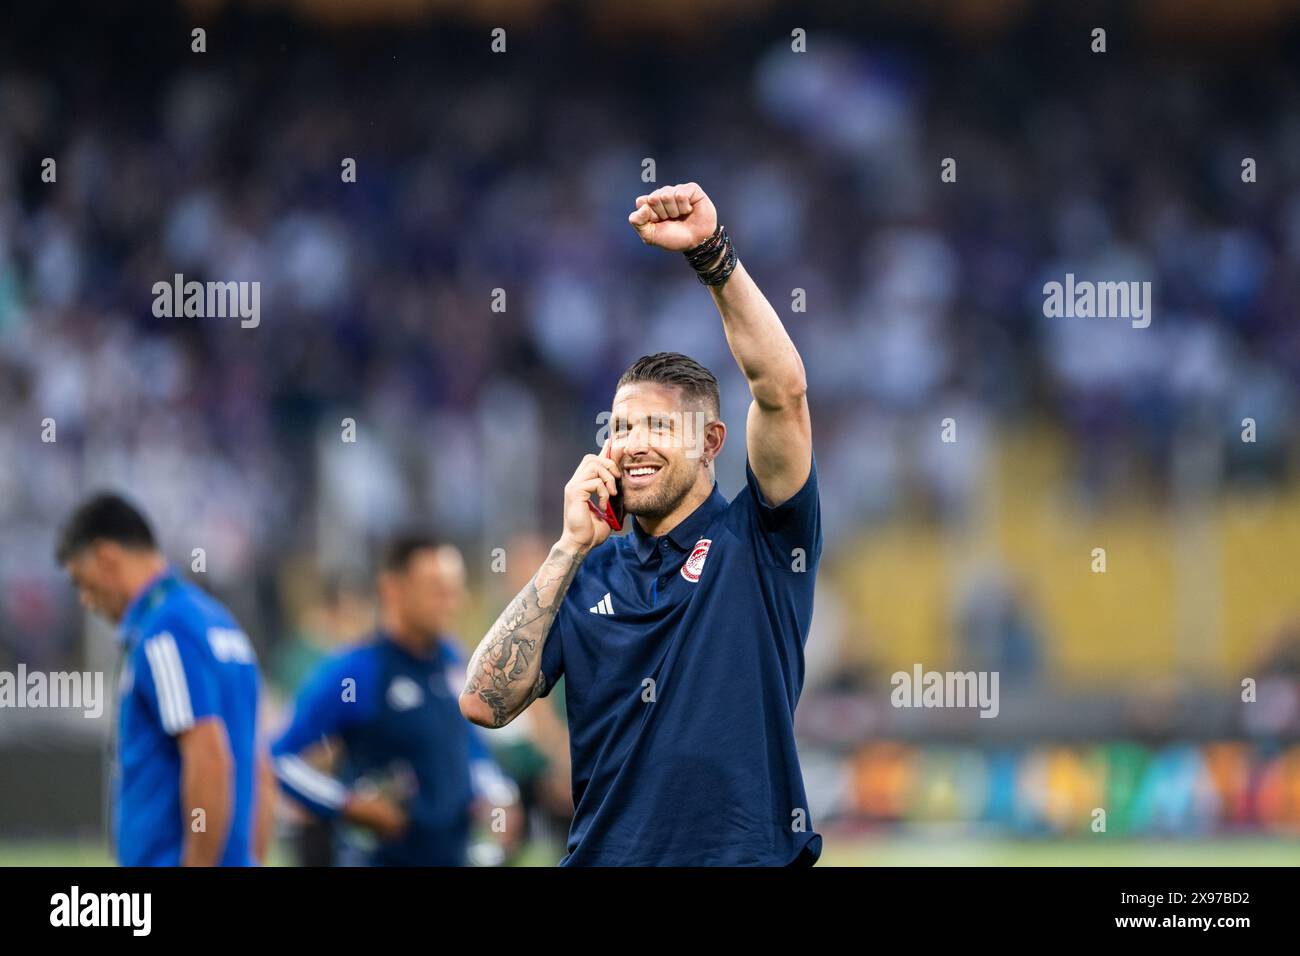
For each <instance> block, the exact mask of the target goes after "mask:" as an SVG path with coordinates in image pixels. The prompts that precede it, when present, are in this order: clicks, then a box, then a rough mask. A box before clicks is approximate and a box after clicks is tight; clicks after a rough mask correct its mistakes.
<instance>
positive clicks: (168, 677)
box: [136, 628, 220, 737]
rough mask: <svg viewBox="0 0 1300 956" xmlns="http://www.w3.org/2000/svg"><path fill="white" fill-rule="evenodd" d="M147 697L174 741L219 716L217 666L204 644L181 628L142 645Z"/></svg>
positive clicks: (138, 669) (152, 637)
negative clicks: (200, 723) (201, 723)
mask: <svg viewBox="0 0 1300 956" xmlns="http://www.w3.org/2000/svg"><path fill="white" fill-rule="evenodd" d="M141 654H142V656H143V658H144V665H145V666H144V667H143V668H137V669H136V670H137V673H139V672H140V670H143V671H144V673H146V674H148V679H147V680H146V681H145V682H144V683H143V689H144V692H145V697H146V699H147V700H148V701H149V703H150V704H151V705H152V707H153V709H154V713H155V715H156V716H157V717H158V720H159V723H161V724H162V728H163V730H165V731H167V733H168V734H170V735H172V736H173V737H174V736H176V735H177V734H181V733H184V732H185V731H187V730H189V729H190V728H191V727H193V726H194V724H195V723H196V722H197V721H199V720H202V719H203V718H204V717H212V716H215V715H217V714H219V710H218V704H219V701H220V696H219V686H218V682H217V674H216V668H217V666H218V665H217V662H216V660H215V659H214V658H213V656H212V654H211V652H210V651H209V650H208V647H207V645H206V644H205V643H203V642H201V641H199V640H196V639H194V638H193V637H192V636H191V635H189V634H188V633H186V632H184V631H182V630H180V629H179V628H172V629H171V630H163V631H159V632H157V633H156V634H153V635H151V636H149V637H147V638H145V639H144V641H142V642H141Z"/></svg>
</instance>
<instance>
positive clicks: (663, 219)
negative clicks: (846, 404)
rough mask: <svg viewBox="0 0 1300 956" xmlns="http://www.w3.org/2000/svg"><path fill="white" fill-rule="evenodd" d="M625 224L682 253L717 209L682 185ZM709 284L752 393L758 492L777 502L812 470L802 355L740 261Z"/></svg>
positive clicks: (715, 261)
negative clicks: (721, 277)
mask: <svg viewBox="0 0 1300 956" xmlns="http://www.w3.org/2000/svg"><path fill="white" fill-rule="evenodd" d="M628 222H630V223H631V224H632V226H633V227H635V228H636V231H637V234H638V235H639V236H640V237H641V240H642V241H643V242H645V243H646V244H648V245H653V246H658V247H660V248H662V249H667V250H670V251H675V252H686V251H687V250H690V249H695V248H697V247H699V246H701V245H702V244H703V243H705V242H706V241H708V240H710V238H711V237H713V236H714V234H715V230H716V228H717V225H718V214H717V210H716V209H714V206H713V202H712V201H711V200H710V199H709V197H708V196H706V195H705V194H704V190H702V189H701V188H700V187H699V185H698V184H696V183H684V184H681V185H677V186H664V187H661V188H659V189H656V190H655V191H654V192H652V193H650V194H649V195H646V196H638V197H637V199H636V209H635V210H634V211H633V212H632V214H631V215H630V216H629V217H628ZM725 255H726V253H725V250H720V251H719V252H718V253H717V254H716V255H714V256H712V257H710V258H709V259H708V260H707V261H705V262H701V263H700V264H699V268H700V269H704V270H708V269H710V268H716V267H718V266H721V265H723V264H724V261H725V260H724V256H725ZM708 289H709V291H710V293H711V294H712V296H713V301H714V303H715V304H716V305H717V307H718V312H719V313H720V314H721V315H722V327H723V330H724V332H725V333H726V336H727V344H728V345H729V346H730V348H731V354H732V356H734V357H735V359H736V364H737V365H739V366H740V370H741V372H742V373H744V376H745V380H746V381H747V382H748V383H749V391H750V394H751V395H753V396H754V400H753V402H751V403H750V406H749V415H748V418H747V420H746V427H745V440H746V446H747V448H748V452H749V464H750V467H751V468H753V470H754V476H755V477H756V478H757V479H758V485H759V488H761V489H762V491H763V497H764V498H765V499H767V502H768V503H769V504H771V505H779V504H781V503H782V502H783V501H785V500H786V499H788V498H791V497H793V495H794V494H795V492H797V491H798V490H799V489H800V488H802V487H803V485H804V482H805V481H806V480H807V479H808V473H809V471H810V470H811V468H812V421H811V419H810V418H809V414H808V401H807V391H808V382H807V377H806V376H805V374H804V367H803V361H802V360H801V359H800V358H799V353H798V351H797V350H796V349H795V347H794V343H793V342H792V341H791V340H790V336H789V335H788V334H787V333H786V330H785V326H783V325H782V324H781V319H780V318H779V317H778V316H777V314H776V311H775V310H774V309H773V308H772V306H771V304H770V303H769V302H768V301H767V299H766V298H764V296H763V293H762V292H761V291H760V290H759V288H758V286H757V285H756V284H755V283H754V280H753V279H752V278H750V275H749V273H748V272H746V271H745V266H744V265H743V264H742V263H740V262H739V261H737V263H736V265H735V268H734V270H733V271H732V272H731V274H730V275H729V276H728V277H727V278H726V280H725V281H724V282H722V283H721V284H718V285H709V286H708Z"/></svg>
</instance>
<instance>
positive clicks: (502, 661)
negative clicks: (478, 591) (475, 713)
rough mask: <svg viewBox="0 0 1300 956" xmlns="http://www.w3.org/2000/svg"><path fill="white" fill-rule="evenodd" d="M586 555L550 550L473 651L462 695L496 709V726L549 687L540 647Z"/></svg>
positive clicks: (557, 548) (504, 721)
mask: <svg viewBox="0 0 1300 956" xmlns="http://www.w3.org/2000/svg"><path fill="white" fill-rule="evenodd" d="M585 556H586V551H585V550H580V551H567V550H563V549H561V548H560V546H559V545H556V546H555V547H554V548H552V549H551V553H550V554H549V555H548V556H547V558H546V560H545V561H544V562H543V563H542V566H541V568H539V569H538V571H537V573H536V574H535V575H533V579H532V580H531V581H529V582H528V584H526V585H525V586H524V589H523V590H522V591H520V592H519V593H518V594H516V595H515V598H514V600H513V601H511V602H510V604H509V605H508V606H507V607H506V609H505V610H504V611H502V612H501V616H500V617H499V618H497V621H496V623H495V624H493V625H492V630H490V631H489V632H488V634H487V637H485V638H483V642H482V643H481V644H479V646H478V650H476V651H475V652H474V657H473V658H472V659H471V660H470V663H469V679H468V680H467V681H466V683H465V691H464V693H465V694H469V695H476V696H478V698H479V699H480V700H482V701H483V702H484V703H485V704H487V705H488V707H490V708H491V709H492V726H494V727H501V726H503V725H505V724H507V723H509V722H510V720H511V719H512V718H513V717H514V716H515V715H516V714H518V713H519V712H520V711H521V710H523V709H524V708H525V707H527V706H528V705H529V704H531V703H532V702H533V701H534V700H536V699H537V698H538V696H539V695H540V694H541V693H542V691H544V690H545V689H546V678H545V676H543V674H542V646H543V645H544V644H545V643H546V635H547V634H548V633H549V632H550V630H551V625H552V624H553V623H554V622H555V615H556V614H557V613H558V612H559V610H560V603H561V602H562V601H563V600H564V595H565V593H566V592H568V590H569V585H570V584H571V583H572V582H573V576H574V575H575V574H576V573H577V571H578V567H579V565H581V564H582V559H583V558H584V557H585Z"/></svg>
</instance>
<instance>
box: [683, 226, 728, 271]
mask: <svg viewBox="0 0 1300 956" xmlns="http://www.w3.org/2000/svg"><path fill="white" fill-rule="evenodd" d="M683 255H685V256H686V261H687V262H689V263H690V264H691V268H693V269H694V270H695V274H696V276H697V277H698V278H699V280H700V282H702V283H703V284H704V285H711V286H718V285H722V284H723V283H724V282H726V281H727V279H729V278H730V277H731V273H732V272H734V271H735V269H736V262H737V261H738V260H737V258H736V250H735V249H734V248H733V247H732V245H731V236H729V235H728V234H727V230H726V229H724V228H723V226H722V223H718V226H717V228H716V229H714V230H713V235H711V236H709V238H707V239H705V240H704V241H703V242H701V243H700V244H699V245H698V246H693V247H692V248H690V249H687V250H686V251H685V252H684V253H683ZM719 255H721V260H720V261H719V262H718V264H717V265H716V266H714V267H712V268H706V267H707V266H708V265H709V264H710V263H712V262H713V261H714V260H715V259H718V257H719Z"/></svg>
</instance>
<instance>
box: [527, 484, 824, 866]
mask: <svg viewBox="0 0 1300 956" xmlns="http://www.w3.org/2000/svg"><path fill="white" fill-rule="evenodd" d="M745 476H746V486H745V488H744V489H743V490H742V491H741V492H740V493H739V494H738V495H736V497H735V498H734V499H732V501H730V502H728V501H727V499H726V498H725V497H724V496H723V494H722V492H721V491H719V489H718V485H717V482H714V485H713V491H712V493H711V494H710V496H709V497H708V499H707V500H705V501H704V502H703V503H702V504H701V505H700V506H699V507H698V508H696V509H695V511H693V512H692V513H691V514H690V515H689V516H688V517H687V518H686V519H685V520H683V521H682V522H681V523H680V524H678V525H677V527H675V528H673V529H672V530H671V531H669V532H668V533H667V534H665V535H662V536H660V537H653V536H651V535H648V534H646V533H645V532H644V531H643V530H642V529H641V528H640V526H639V525H638V524H637V522H636V519H635V518H632V519H631V521H630V522H629V523H630V524H631V531H630V532H629V533H628V534H626V535H623V536H620V537H613V538H610V539H609V540H608V541H607V542H606V543H605V544H603V545H601V546H600V547H599V548H596V549H595V550H594V551H592V552H591V553H590V554H588V555H587V558H586V560H585V561H584V562H583V563H582V565H581V567H580V568H579V569H578V571H577V573H576V574H575V576H574V579H573V582H572V584H571V585H570V586H569V591H568V593H567V595H566V596H565V599H564V601H563V602H562V604H561V606H560V610H559V612H558V613H557V614H556V618H555V623H554V624H553V625H552V627H551V630H550V633H549V634H548V636H547V639H546V643H545V645H544V646H543V650H542V665H541V667H542V673H543V675H544V677H545V680H546V688H545V693H550V690H551V688H553V687H554V686H555V683H556V681H558V680H559V679H560V676H561V675H564V676H565V678H566V682H565V699H566V705H567V708H568V718H569V735H570V737H569V740H570V752H571V757H572V763H573V801H574V817H573V824H572V827H571V829H570V832H569V840H568V853H567V855H566V856H565V857H564V859H563V860H562V861H561V865H562V866H579V865H594V866H784V865H786V864H788V863H791V862H793V861H794V860H795V859H796V857H798V856H799V855H800V853H801V851H802V850H804V848H805V847H806V848H807V849H808V851H809V853H810V854H811V855H812V857H813V858H814V860H815V858H816V857H817V856H819V855H820V854H821V842H822V841H821V837H820V835H818V834H817V833H815V832H814V831H813V829H812V822H811V820H810V818H809V813H808V802H807V798H806V796H805V794H804V785H803V776H802V774H801V772H800V770H799V756H798V754H797V753H796V751H795V738H794V711H795V705H796V704H797V703H798V701H799V693H800V691H801V690H802V688H803V678H804V656H803V651H804V643H805V641H806V640H807V637H808V626H809V623H810V622H811V619H812V608H813V589H814V583H815V581H816V577H817V565H818V562H819V561H820V558H821V550H822V534H821V511H820V506H819V503H818V495H817V463H816V459H815V458H814V460H813V462H812V467H811V470H810V473H809V476H808V480H807V481H806V482H805V483H804V486H803V488H802V489H800V491H799V492H798V493H797V494H796V495H795V496H794V497H793V498H791V499H789V500H788V501H785V502H782V503H781V505H780V506H778V507H775V508H774V507H772V506H771V505H769V504H768V503H767V502H766V501H764V500H763V497H762V493H761V492H760V491H759V487H758V480H757V478H755V476H754V472H753V470H752V469H751V468H750V465H749V462H748V460H747V461H746V462H745ZM543 696H545V694H544V695H543Z"/></svg>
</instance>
